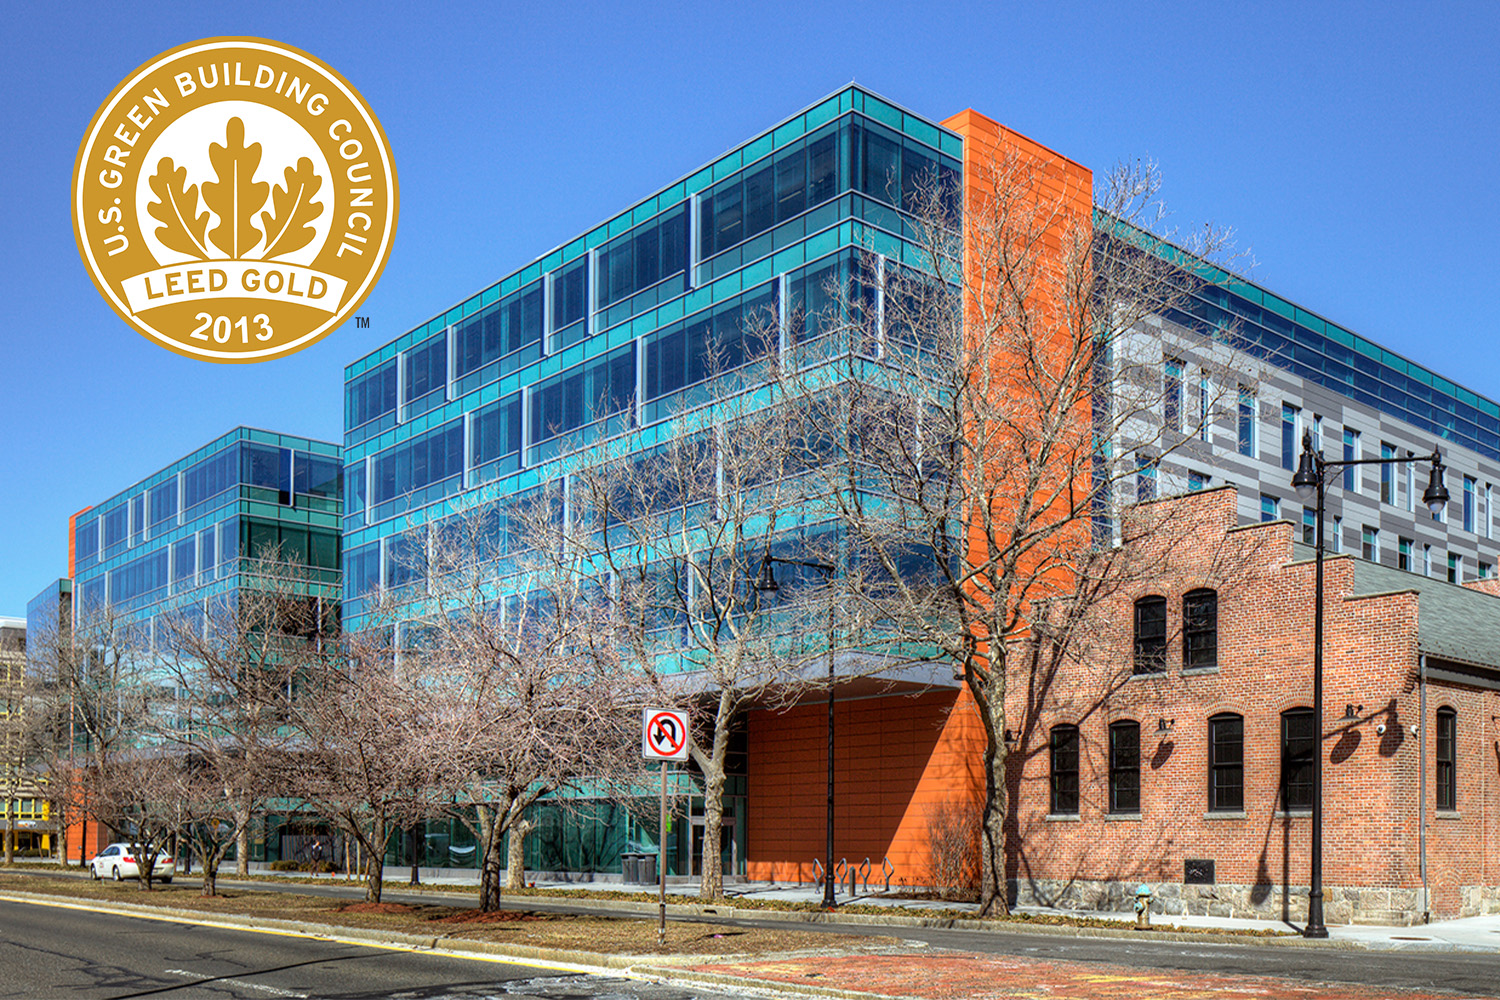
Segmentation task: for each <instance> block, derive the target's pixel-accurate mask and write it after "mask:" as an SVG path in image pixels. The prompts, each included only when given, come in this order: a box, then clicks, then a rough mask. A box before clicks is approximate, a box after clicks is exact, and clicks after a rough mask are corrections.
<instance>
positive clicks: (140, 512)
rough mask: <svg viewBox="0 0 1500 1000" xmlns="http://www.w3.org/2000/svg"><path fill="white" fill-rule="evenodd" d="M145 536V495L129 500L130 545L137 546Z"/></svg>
mask: <svg viewBox="0 0 1500 1000" xmlns="http://www.w3.org/2000/svg"><path fill="white" fill-rule="evenodd" d="M145 535H146V495H145V494H144V493H142V494H141V495H140V496H134V497H131V498H130V544H131V545H139V544H140V543H141V541H142V540H143V539H144V538H145Z"/></svg>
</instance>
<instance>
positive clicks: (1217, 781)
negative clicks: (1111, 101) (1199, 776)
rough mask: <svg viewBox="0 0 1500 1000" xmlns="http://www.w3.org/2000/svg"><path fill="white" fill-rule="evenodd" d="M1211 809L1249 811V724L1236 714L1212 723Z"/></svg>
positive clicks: (1210, 750) (1215, 810)
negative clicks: (1247, 794) (1247, 731)
mask: <svg viewBox="0 0 1500 1000" xmlns="http://www.w3.org/2000/svg"><path fill="white" fill-rule="evenodd" d="M1208 808H1209V810H1210V811H1213V812H1238V811H1239V810H1241V809H1244V808H1245V720H1244V719H1243V718H1242V717H1240V716H1238V715H1233V714H1228V713H1226V714H1224V715H1215V716H1214V717H1213V718H1211V719H1209V720H1208Z"/></svg>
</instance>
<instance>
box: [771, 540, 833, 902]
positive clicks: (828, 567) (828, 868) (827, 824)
mask: <svg viewBox="0 0 1500 1000" xmlns="http://www.w3.org/2000/svg"><path fill="white" fill-rule="evenodd" d="M772 563H781V564H782V565H783V566H807V567H809V568H810V569H815V570H818V571H819V572H821V573H822V574H823V575H824V576H825V577H826V578H827V579H828V580H829V581H830V582H831V581H832V580H833V574H834V571H835V567H834V565H833V564H832V563H826V562H817V561H810V560H804V559H782V558H780V557H779V556H773V555H771V553H769V552H767V553H766V554H765V555H764V556H762V557H761V560H760V576H759V577H757V578H756V580H755V583H754V587H755V589H756V590H758V591H760V592H761V593H773V592H775V591H776V590H778V589H780V585H779V584H778V583H777V582H776V574H775V573H774V572H772V569H771V564H772ZM833 613H834V606H833V600H832V598H831V597H830V599H829V601H828V811H827V815H826V816H825V818H824V820H823V824H824V833H825V834H826V836H827V840H828V843H827V852H828V853H827V859H828V860H827V863H826V864H825V865H824V866H823V905H824V906H825V907H827V908H829V909H833V908H834V907H836V906H838V905H839V904H838V900H836V899H835V898H834V895H833V889H834V885H833V676H834V675H833Z"/></svg>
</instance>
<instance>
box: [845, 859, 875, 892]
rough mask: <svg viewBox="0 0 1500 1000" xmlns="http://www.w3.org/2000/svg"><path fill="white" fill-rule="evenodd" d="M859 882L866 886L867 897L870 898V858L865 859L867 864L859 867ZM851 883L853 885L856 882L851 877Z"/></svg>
mask: <svg viewBox="0 0 1500 1000" xmlns="http://www.w3.org/2000/svg"><path fill="white" fill-rule="evenodd" d="M859 880H860V881H861V882H863V883H864V884H865V895H866V896H868V895H869V894H870V859H869V858H865V863H864V864H862V865H860V866H859ZM849 881H850V882H851V883H852V882H853V881H854V879H853V878H852V877H851V878H850V879H849Z"/></svg>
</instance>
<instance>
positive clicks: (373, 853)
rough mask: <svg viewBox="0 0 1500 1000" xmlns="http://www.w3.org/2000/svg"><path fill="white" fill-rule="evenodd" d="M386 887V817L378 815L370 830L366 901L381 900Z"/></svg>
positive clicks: (366, 862)
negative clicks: (382, 891)
mask: <svg viewBox="0 0 1500 1000" xmlns="http://www.w3.org/2000/svg"><path fill="white" fill-rule="evenodd" d="M384 887H385V817H384V816H376V817H375V822H374V824H373V825H372V829H371V832H370V856H369V857H368V858H366V859H365V902H367V903H378V902H380V891H381V889H383V888H384Z"/></svg>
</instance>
